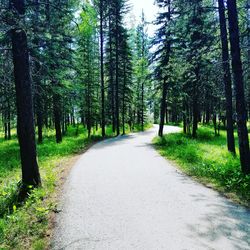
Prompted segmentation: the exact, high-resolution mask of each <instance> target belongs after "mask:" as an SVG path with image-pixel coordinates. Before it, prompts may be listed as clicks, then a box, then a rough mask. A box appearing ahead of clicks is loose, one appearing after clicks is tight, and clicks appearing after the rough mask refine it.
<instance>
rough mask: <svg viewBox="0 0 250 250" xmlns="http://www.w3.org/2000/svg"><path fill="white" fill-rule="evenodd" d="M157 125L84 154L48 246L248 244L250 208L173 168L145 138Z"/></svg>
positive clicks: (113, 249) (164, 249)
mask: <svg viewBox="0 0 250 250" xmlns="http://www.w3.org/2000/svg"><path fill="white" fill-rule="evenodd" d="M156 131H157V127H156V126H155V127H154V128H153V129H151V130H149V131H147V132H144V133H138V134H133V135H129V136H124V137H118V138H114V139H109V140H106V141H103V142H100V143H98V144H96V145H95V146H93V147H92V148H91V149H90V150H88V151H87V153H85V154H83V155H82V156H81V158H80V159H79V161H78V162H77V163H76V165H75V166H74V168H73V170H72V171H71V174H70V176H69V178H68V180H67V182H66V184H65V188H64V196H63V200H62V204H61V206H62V212H61V213H59V214H58V217H57V222H56V229H55V236H54V241H53V243H52V249H56V250H57V249H69V250H74V249H82V250H92V249H95V250H134V249H135V250H137V249H140V250H179V249H188V250H200V249H206V250H207V249H218V250H230V249H250V212H249V210H246V209H244V208H242V207H240V206H238V205H235V204H233V203H231V202H229V201H228V200H226V199H225V198H223V197H221V196H220V195H219V194H218V193H217V192H215V191H213V190H211V189H209V188H206V187H204V186H203V185H200V184H198V183H196V182H194V181H192V180H191V179H190V178H189V177H187V176H185V175H183V174H181V173H179V172H178V171H176V169H175V168H174V167H173V166H171V163H169V162H168V161H166V160H165V159H163V158H162V157H161V156H160V155H159V154H158V153H157V152H156V151H155V150H154V149H153V147H152V146H151V145H150V142H151V140H152V138H153V137H154V136H155V135H156ZM173 131H176V128H174V127H166V128H165V132H173Z"/></svg>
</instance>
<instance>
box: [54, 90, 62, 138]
mask: <svg viewBox="0 0 250 250" xmlns="http://www.w3.org/2000/svg"><path fill="white" fill-rule="evenodd" d="M53 111H54V122H55V130H56V142H57V143H60V142H62V130H61V109H60V96H59V95H57V94H54V95H53Z"/></svg>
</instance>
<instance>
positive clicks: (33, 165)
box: [10, 0, 41, 188]
mask: <svg viewBox="0 0 250 250" xmlns="http://www.w3.org/2000/svg"><path fill="white" fill-rule="evenodd" d="M10 3H11V7H12V9H13V10H14V11H15V12H18V13H19V14H20V15H24V14H25V7H24V0H12V1H10ZM11 39H12V53H13V64H14V77H15V88H16V105H17V130H18V140H19V145H20V155H21V164H22V182H23V185H24V187H26V188H27V186H29V185H32V186H38V185H40V184H41V179H40V174H39V169H38V164H37V154H36V143H35V126H34V113H33V101H32V89H31V77H30V67H29V54H28V45H27V37H26V33H25V31H24V30H22V28H14V29H12V30H11Z"/></svg>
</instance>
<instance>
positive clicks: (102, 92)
mask: <svg viewBox="0 0 250 250" xmlns="http://www.w3.org/2000/svg"><path fill="white" fill-rule="evenodd" d="M103 7H104V6H103V0H100V50H101V51H100V54H101V117H102V119H101V127H102V137H104V136H105V87H104V62H103V61H104V58H103V57H104V35H103Z"/></svg>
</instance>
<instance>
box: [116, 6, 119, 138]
mask: <svg viewBox="0 0 250 250" xmlns="http://www.w3.org/2000/svg"><path fill="white" fill-rule="evenodd" d="M116 9H117V8H116ZM116 12H118V11H116ZM115 26H116V35H115V54H116V60H115V68H116V69H115V103H116V109H115V114H116V135H120V117H119V113H120V102H119V37H118V13H116V24H115Z"/></svg>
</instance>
